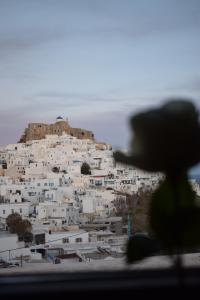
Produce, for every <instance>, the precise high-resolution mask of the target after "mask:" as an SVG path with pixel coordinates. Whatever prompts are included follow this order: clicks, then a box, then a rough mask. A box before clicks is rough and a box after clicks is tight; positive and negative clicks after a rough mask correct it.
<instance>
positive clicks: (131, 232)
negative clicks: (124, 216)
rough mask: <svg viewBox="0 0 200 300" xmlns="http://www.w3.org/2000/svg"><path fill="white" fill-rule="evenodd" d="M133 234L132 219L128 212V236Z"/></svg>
mask: <svg viewBox="0 0 200 300" xmlns="http://www.w3.org/2000/svg"><path fill="white" fill-rule="evenodd" d="M132 234H133V219H132V216H131V215H130V214H128V238H130V237H131V236H132Z"/></svg>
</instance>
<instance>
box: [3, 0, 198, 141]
mask: <svg viewBox="0 0 200 300" xmlns="http://www.w3.org/2000/svg"><path fill="white" fill-rule="evenodd" d="M172 96H173V97H189V98H192V99H194V101H195V102H196V103H197V104H198V101H199V104H200V1H199V0H190V1H189V0H187V1H185V0H167V1H166V0H163V1H162V0H151V1H149V0H146V1H145V0H123V1H122V0H120V1H118V0H91V1H89V0H80V1H79V0H71V1H70V0H69V1H68V0H0V104H1V106H0V107H1V109H0V145H5V144H7V143H14V142H16V141H17V140H18V139H19V137H20V135H21V133H22V132H23V129H24V128H25V127H26V125H27V123H28V122H54V120H55V118H56V117H57V116H58V115H62V116H63V117H67V118H68V119H69V121H70V124H71V125H72V126H74V127H83V128H86V129H90V130H93V131H94V133H95V136H96V137H97V139H99V140H103V141H107V142H110V143H112V144H113V145H114V146H115V147H127V146H128V143H129V132H128V128H129V125H128V117H129V116H130V115H131V114H133V113H134V112H136V111H139V110H142V109H144V108H146V107H150V106H153V105H157V104H158V103H160V102H161V101H165V100H166V99H167V98H168V97H172Z"/></svg>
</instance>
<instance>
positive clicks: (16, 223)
mask: <svg viewBox="0 0 200 300" xmlns="http://www.w3.org/2000/svg"><path fill="white" fill-rule="evenodd" d="M6 224H7V226H8V228H9V231H10V232H11V233H16V234H17V235H18V238H19V240H21V241H24V242H26V241H29V242H31V241H32V240H33V237H31V235H32V233H31V230H32V225H31V222H30V221H29V220H26V219H25V220H23V219H22V217H21V216H20V215H19V214H18V213H14V214H11V215H9V216H8V217H7V219H6Z"/></svg>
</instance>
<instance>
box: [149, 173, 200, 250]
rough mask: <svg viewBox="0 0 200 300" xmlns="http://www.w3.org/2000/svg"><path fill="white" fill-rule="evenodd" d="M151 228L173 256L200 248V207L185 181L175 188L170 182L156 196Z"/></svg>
mask: <svg viewBox="0 0 200 300" xmlns="http://www.w3.org/2000/svg"><path fill="white" fill-rule="evenodd" d="M150 225H151V227H152V230H153V232H154V234H155V236H156V238H158V239H159V240H160V241H161V243H162V245H163V246H164V247H165V248H166V249H167V250H168V251H169V252H170V253H173V252H176V251H177V250H187V249H191V248H193V247H196V246H198V245H199V244H200V207H197V206H196V204H195V194H194V192H193V190H192V188H191V186H190V184H189V182H188V181H187V178H186V177H183V178H180V180H179V181H178V182H177V183H175V184H173V182H172V181H170V180H169V178H167V179H166V180H165V181H164V182H163V183H162V184H161V185H160V187H159V188H158V189H157V190H156V191H155V192H154V194H153V196H152V200H151V205H150Z"/></svg>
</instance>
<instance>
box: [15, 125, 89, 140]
mask: <svg viewBox="0 0 200 300" xmlns="http://www.w3.org/2000/svg"><path fill="white" fill-rule="evenodd" d="M63 132H65V133H67V134H70V135H71V136H74V137H77V138H79V139H91V140H94V134H93V132H92V131H88V130H85V129H81V128H72V127H70V125H69V123H68V122H67V121H60V122H56V123H54V124H43V123H30V124H28V127H27V128H26V129H25V131H24V134H23V135H22V136H21V138H20V140H19V143H25V142H27V141H31V140H41V139H44V138H45V136H46V135H47V134H57V135H62V133H63Z"/></svg>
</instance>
